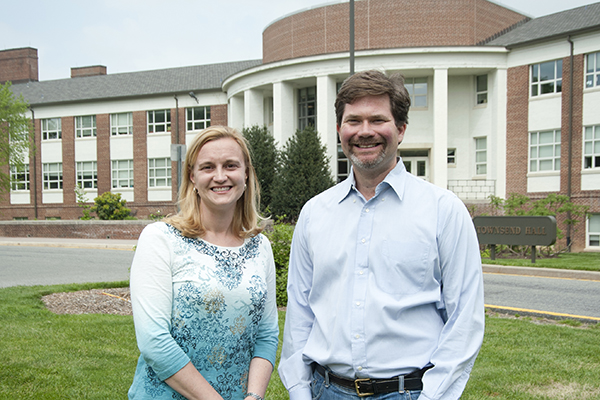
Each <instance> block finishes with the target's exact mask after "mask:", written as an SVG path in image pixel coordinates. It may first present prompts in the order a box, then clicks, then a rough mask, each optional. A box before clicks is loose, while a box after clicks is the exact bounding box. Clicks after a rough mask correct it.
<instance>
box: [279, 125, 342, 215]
mask: <svg viewBox="0 0 600 400" xmlns="http://www.w3.org/2000/svg"><path fill="white" fill-rule="evenodd" d="M328 161H329V160H328V158H327V152H326V149H325V146H323V145H321V141H320V139H319V134H318V132H317V131H316V130H315V129H314V128H313V127H311V126H309V127H307V128H305V129H304V130H302V131H300V130H298V131H296V133H295V134H294V136H293V137H291V138H290V139H288V141H287V143H286V144H285V147H284V149H283V151H282V152H281V157H280V163H279V166H278V170H277V174H276V175H275V181H274V186H273V192H272V194H273V199H272V202H271V207H272V212H273V213H274V215H276V216H278V217H280V216H285V220H286V221H287V222H295V221H296V220H297V219H298V216H299V215H300V210H301V209H302V206H303V205H304V203H306V202H307V201H308V200H310V199H311V198H312V197H314V196H315V195H317V194H319V193H321V192H322V191H324V190H326V189H328V188H330V187H331V186H333V185H334V181H333V178H332V177H331V172H330V170H329V162H328Z"/></svg>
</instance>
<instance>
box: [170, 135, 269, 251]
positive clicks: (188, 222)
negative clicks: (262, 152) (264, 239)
mask: <svg viewBox="0 0 600 400" xmlns="http://www.w3.org/2000/svg"><path fill="white" fill-rule="evenodd" d="M224 138H231V139H233V140H235V141H236V142H237V144H238V145H239V146H240V148H241V150H242V153H243V154H244V162H245V164H246V173H247V174H248V180H247V184H246V185H247V186H246V190H245V191H244V193H243V194H242V197H240V198H239V200H238V201H237V204H236V207H235V212H234V216H233V221H232V222H231V224H232V229H233V232H234V233H235V234H236V235H237V236H239V237H240V238H242V239H246V238H249V237H252V236H256V235H258V234H259V233H260V232H261V231H262V230H263V227H262V226H261V225H260V223H261V222H262V221H263V218H262V217H261V216H260V215H259V213H258V209H259V208H258V204H259V202H260V189H259V186H258V179H257V177H256V171H255V170H254V166H253V165H252V159H251V157H250V151H249V150H248V144H247V141H246V138H244V137H243V136H242V134H241V133H240V132H238V131H237V130H235V129H233V128H230V127H228V126H211V127H209V128H206V129H204V130H203V131H201V132H199V133H198V134H197V135H196V137H194V139H193V140H192V142H191V143H190V145H189V147H188V150H187V153H186V155H185V170H184V171H183V172H182V176H181V180H182V181H181V187H180V189H179V209H180V211H179V213H177V214H176V215H174V216H172V217H167V218H165V219H163V221H164V222H166V223H167V224H170V225H173V226H174V227H175V228H177V229H178V230H180V231H181V233H182V234H183V235H184V236H187V237H192V238H196V237H202V236H203V235H204V234H205V233H206V230H205V229H204V226H203V225H202V219H201V216H200V196H198V195H197V194H196V192H195V191H194V184H193V183H192V181H191V180H190V174H191V173H192V171H193V169H194V164H195V163H196V159H197V157H198V153H199V152H200V149H201V148H202V146H204V145H205V144H206V143H208V142H210V141H213V140H217V139H224Z"/></svg>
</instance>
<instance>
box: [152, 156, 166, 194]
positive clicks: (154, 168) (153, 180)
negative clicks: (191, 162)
mask: <svg viewBox="0 0 600 400" xmlns="http://www.w3.org/2000/svg"><path fill="white" fill-rule="evenodd" d="M157 160H166V167H156V166H155V164H156V161H157ZM152 164H154V165H152ZM157 170H166V174H165V176H164V177H163V176H159V177H157V176H156V175H155V174H154V173H152V172H153V171H157ZM171 175H172V171H171V159H170V158H168V157H166V158H149V159H148V188H150V189H155V188H170V187H171V186H172V182H171ZM158 179H160V180H162V179H166V182H167V185H156V180H158Z"/></svg>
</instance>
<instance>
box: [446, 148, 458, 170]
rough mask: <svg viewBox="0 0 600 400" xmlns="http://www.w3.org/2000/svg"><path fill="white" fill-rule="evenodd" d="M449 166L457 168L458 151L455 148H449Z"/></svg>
mask: <svg viewBox="0 0 600 400" xmlns="http://www.w3.org/2000/svg"><path fill="white" fill-rule="evenodd" d="M447 157H448V158H447V159H446V161H447V164H448V165H449V166H456V149H455V148H449V149H448V151H447Z"/></svg>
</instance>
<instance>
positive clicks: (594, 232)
mask: <svg viewBox="0 0 600 400" xmlns="http://www.w3.org/2000/svg"><path fill="white" fill-rule="evenodd" d="M587 245H588V246H594V247H598V246H600V214H590V216H589V218H588V231H587Z"/></svg>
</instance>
